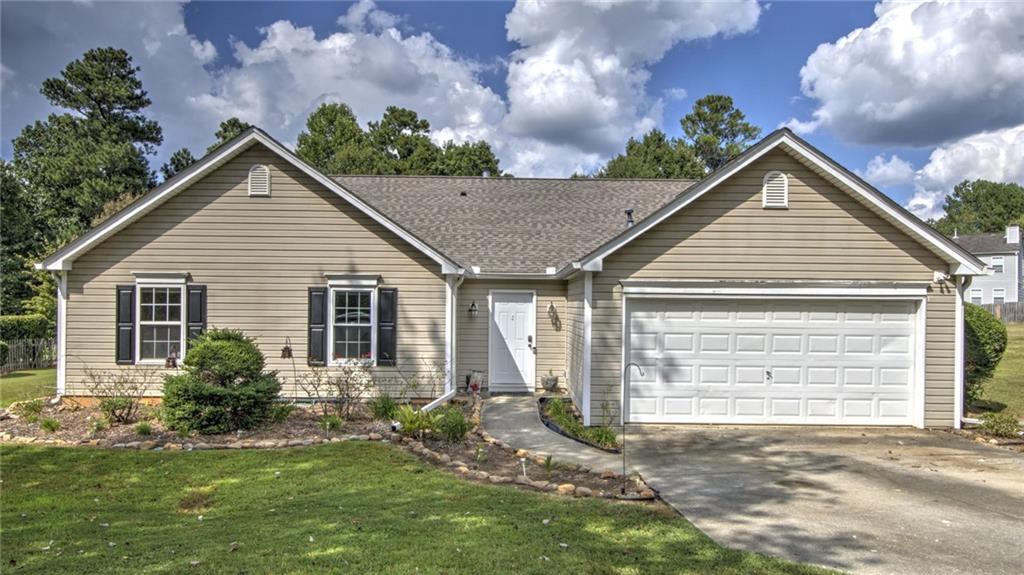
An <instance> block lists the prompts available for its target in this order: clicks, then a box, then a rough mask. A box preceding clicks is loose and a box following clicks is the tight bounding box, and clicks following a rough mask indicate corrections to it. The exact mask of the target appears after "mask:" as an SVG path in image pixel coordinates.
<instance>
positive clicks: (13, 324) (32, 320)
mask: <svg viewBox="0 0 1024 575" xmlns="http://www.w3.org/2000/svg"><path fill="white" fill-rule="evenodd" d="M54 327H55V326H54V325H53V322H51V321H50V320H49V319H48V318H47V317H46V316H45V315H42V314H38V313H30V314H27V315H0V337H3V338H4V339H5V340H8V341H9V340H12V339H43V338H47V337H53V334H54Z"/></svg>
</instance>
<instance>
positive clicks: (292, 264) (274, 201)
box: [67, 145, 445, 397]
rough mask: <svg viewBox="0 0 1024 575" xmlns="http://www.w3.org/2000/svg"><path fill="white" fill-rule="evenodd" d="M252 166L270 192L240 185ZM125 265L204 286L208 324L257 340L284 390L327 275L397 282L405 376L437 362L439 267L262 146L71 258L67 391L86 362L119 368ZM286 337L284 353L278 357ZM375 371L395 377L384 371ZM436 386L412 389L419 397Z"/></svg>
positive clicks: (301, 358)
mask: <svg viewBox="0 0 1024 575" xmlns="http://www.w3.org/2000/svg"><path fill="white" fill-rule="evenodd" d="M256 163H261V164H267V165H269V166H270V169H271V177H272V178H273V184H272V192H271V196H270V197H249V196H248V194H247V176H248V172H249V168H250V167H251V166H252V165H253V164H256ZM135 271H149V272H153V271H158V272H177V271H181V272H188V273H189V274H191V275H190V278H189V282H190V283H194V284H201V285H206V286H207V300H208V304H207V308H208V309H207V315H208V318H207V319H208V325H209V326H212V327H213V326H215V327H227V328H237V329H242V330H244V331H245V332H246V333H247V334H248V335H250V336H253V337H255V338H256V340H257V343H258V344H259V346H260V349H261V350H262V351H263V353H264V354H265V355H266V357H267V363H268V368H270V369H277V370H280V377H281V379H282V381H283V382H284V389H283V391H282V394H283V395H287V396H292V395H299V396H301V395H302V394H303V392H302V390H301V389H299V388H298V387H297V386H296V385H295V379H296V376H299V377H301V376H302V375H303V374H304V373H306V372H307V371H308V368H307V366H306V347H307V318H306V316H307V288H309V287H311V286H323V285H326V280H325V279H324V277H323V274H324V273H325V272H332V273H343V274H379V275H380V276H381V285H382V286H387V287H396V288H398V302H399V304H398V324H397V335H398V343H397V356H398V360H399V364H400V365H399V367H400V369H401V370H402V372H403V373H406V374H410V373H414V372H416V371H420V368H421V366H423V365H427V364H430V365H438V366H441V365H443V362H444V330H445V328H444V318H445V305H444V299H445V288H444V280H443V278H442V276H441V275H440V266H439V265H438V264H437V263H436V262H434V261H433V260H431V259H430V258H429V257H427V256H426V255H424V254H422V253H421V252H419V251H418V250H416V249H415V248H414V247H412V246H410V245H409V244H408V243H406V242H405V241H404V240H402V239H400V238H399V237H398V236H396V235H395V234H393V233H392V232H390V231H388V230H387V229H385V228H384V227H383V226H381V225H380V224H378V223H376V222H375V221H373V220H372V219H371V218H370V217H369V216H367V215H365V214H364V213H363V212H361V211H359V210H358V209H356V208H354V207H352V206H351V205H349V204H348V203H346V202H345V201H344V200H343V199H341V198H340V197H338V196H337V195H336V194H335V193H333V192H331V191H330V190H328V189H327V188H325V187H323V186H322V185H321V184H319V183H317V182H316V181H315V180H313V179H312V178H310V177H309V176H307V175H306V174H304V173H303V172H301V171H299V170H297V169H295V168H294V167H293V166H292V165H291V164H289V163H288V162H286V161H285V160H283V159H281V158H280V157H279V156H277V155H276V154H274V153H273V152H271V151H269V150H268V149H266V148H264V147H262V146H258V145H257V146H254V147H253V148H250V149H249V150H247V151H245V152H243V153H242V154H240V155H239V156H237V157H235V158H234V159H233V160H231V161H229V162H228V163H226V164H225V165H223V166H221V167H220V168H218V169H217V170H216V171H214V172H213V173H211V174H210V175H209V176H207V177H205V178H203V179H201V180H199V181H198V182H196V183H194V184H192V185H191V186H190V187H189V188H188V189H186V190H183V191H182V192H181V193H179V194H178V195H176V196H175V197H173V198H171V199H170V200H168V201H167V202H166V203H164V204H163V205H162V206H160V207H158V208H157V209H156V210H155V211H153V212H150V213H149V214H147V215H146V216H144V217H143V218H141V219H140V220H138V221H136V222H135V223H133V224H131V225H130V226H128V227H127V228H125V229H124V230H121V231H120V232H118V233H117V234H115V235H114V236H112V237H111V238H109V239H107V240H106V241H104V242H103V243H102V244H100V245H98V246H97V247H96V248H94V249H92V250H91V251H89V252H87V253H86V254H84V255H83V256H81V257H80V258H78V259H77V260H76V261H75V262H74V264H73V269H72V270H71V271H70V272H68V293H69V301H68V317H67V325H68V328H67V329H68V337H67V346H68V350H67V352H68V355H67V357H68V372H67V393H68V394H70V395H85V394H88V393H89V388H88V385H87V382H86V377H85V371H86V369H88V368H92V369H94V370H100V371H118V370H124V369H126V368H124V367H121V366H117V365H116V364H115V363H114V334H115V325H114V322H115V318H114V306H115V295H114V287H115V286H116V285H119V284H134V283H135V277H134V276H133V274H132V272H135ZM288 340H290V342H291V345H292V349H293V354H294V361H291V360H282V359H281V358H280V356H281V348H282V346H284V345H285V343H286V341H288ZM160 371H164V370H163V369H161V370H160ZM379 371H380V372H381V373H382V374H384V375H389V374H396V375H397V373H396V372H395V370H394V369H391V368H379ZM398 380H399V381H400V380H401V378H398ZM441 383H443V382H442V381H440V380H439V381H438V382H437V384H441ZM149 391H150V393H151V394H158V393H159V391H160V390H159V388H155V389H151V390H149ZM439 393H440V391H439V390H436V389H426V388H420V389H418V390H416V391H415V395H418V396H422V397H433V396H436V395H438V394H439Z"/></svg>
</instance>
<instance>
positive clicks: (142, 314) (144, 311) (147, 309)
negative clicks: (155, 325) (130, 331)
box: [139, 305, 153, 321]
mask: <svg viewBox="0 0 1024 575" xmlns="http://www.w3.org/2000/svg"><path fill="white" fill-rule="evenodd" d="M139 319H140V320H142V321H153V306H151V305H144V306H142V307H140V308H139Z"/></svg>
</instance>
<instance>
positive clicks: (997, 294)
mask: <svg viewBox="0 0 1024 575" xmlns="http://www.w3.org/2000/svg"><path fill="white" fill-rule="evenodd" d="M996 298H1003V302H1002V303H1006V288H992V303H993V304H994V303H997V302H996Z"/></svg>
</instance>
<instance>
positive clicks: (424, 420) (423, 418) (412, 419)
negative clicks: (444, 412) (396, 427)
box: [395, 404, 435, 435]
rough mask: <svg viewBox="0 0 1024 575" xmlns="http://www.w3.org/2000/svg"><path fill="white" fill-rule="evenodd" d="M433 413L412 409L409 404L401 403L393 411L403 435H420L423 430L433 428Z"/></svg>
mask: <svg viewBox="0 0 1024 575" xmlns="http://www.w3.org/2000/svg"><path fill="white" fill-rule="evenodd" d="M434 419H435V417H434V415H433V414H432V413H430V412H427V411H423V410H417V409H413V407H412V406H411V405H408V404H406V405H403V406H401V407H399V408H398V411H396V412H395V420H396V421H398V423H399V424H400V425H401V426H402V430H401V431H402V433H404V434H405V435H422V434H423V432H424V431H428V430H432V429H434Z"/></svg>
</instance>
